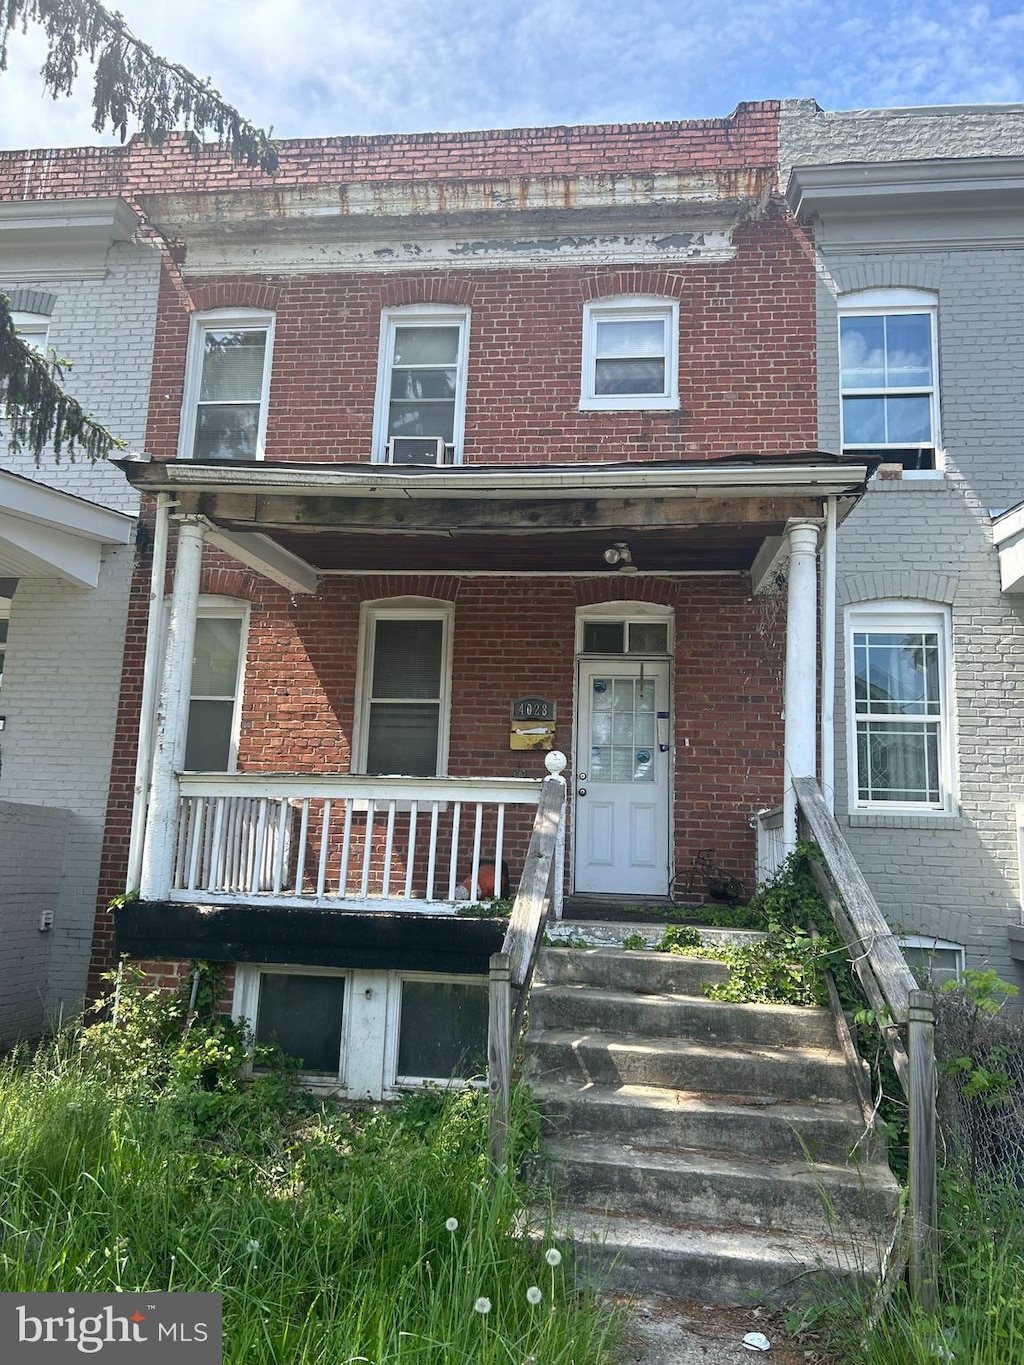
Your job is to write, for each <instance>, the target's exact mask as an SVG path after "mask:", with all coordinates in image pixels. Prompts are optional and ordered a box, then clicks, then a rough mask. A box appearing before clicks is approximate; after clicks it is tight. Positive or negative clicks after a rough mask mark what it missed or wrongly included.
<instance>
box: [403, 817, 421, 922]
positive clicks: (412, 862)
mask: <svg viewBox="0 0 1024 1365" xmlns="http://www.w3.org/2000/svg"><path fill="white" fill-rule="evenodd" d="M418 812H419V802H418V801H413V802H412V804H411V805H410V806H409V838H408V840H407V841H406V845H405V899H406V900H411V899H412V877H413V869H414V868H415V866H416V816H417V814H418Z"/></svg>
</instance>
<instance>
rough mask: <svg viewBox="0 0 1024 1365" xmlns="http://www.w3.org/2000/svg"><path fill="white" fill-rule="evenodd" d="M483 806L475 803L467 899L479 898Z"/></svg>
mask: <svg viewBox="0 0 1024 1365" xmlns="http://www.w3.org/2000/svg"><path fill="white" fill-rule="evenodd" d="M483 825H484V806H483V802H482V801H478V802H477V803H476V823H475V824H474V826H473V870H472V871H471V872H470V874H469V899H470V900H471V901H476V900H479V899H480V836H481V834H482V833H483Z"/></svg>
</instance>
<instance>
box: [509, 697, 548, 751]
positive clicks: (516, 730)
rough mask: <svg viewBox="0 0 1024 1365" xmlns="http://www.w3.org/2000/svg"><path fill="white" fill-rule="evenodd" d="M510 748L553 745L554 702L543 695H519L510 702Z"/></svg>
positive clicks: (533, 747) (544, 747) (537, 747)
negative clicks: (515, 699)
mask: <svg viewBox="0 0 1024 1365" xmlns="http://www.w3.org/2000/svg"><path fill="white" fill-rule="evenodd" d="M510 710H511V720H512V724H511V728H510V731H509V737H508V747H509V748H510V749H553V748H554V747H555V703H554V702H553V701H548V700H547V699H546V698H545V697H520V698H519V699H518V700H517V701H514V702H513V703H512V706H511V708H510Z"/></svg>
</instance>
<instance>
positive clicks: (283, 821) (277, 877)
mask: <svg viewBox="0 0 1024 1365" xmlns="http://www.w3.org/2000/svg"><path fill="white" fill-rule="evenodd" d="M278 805H279V806H280V813H279V814H278V817H277V848H276V849H275V850H274V895H275V896H279V895H280V894H281V887H282V885H283V883H284V855H285V853H286V852H287V843H288V840H287V838H286V834H287V829H288V816H289V815H290V814H291V807H290V806H289V804H288V802H287V801H279V802H278Z"/></svg>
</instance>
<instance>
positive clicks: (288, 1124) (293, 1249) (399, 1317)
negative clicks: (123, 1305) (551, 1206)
mask: <svg viewBox="0 0 1024 1365" xmlns="http://www.w3.org/2000/svg"><path fill="white" fill-rule="evenodd" d="M129 1005H130V1001H129ZM127 1013H128V1015H129V1016H130V1015H131V1008H128V1009H127ZM143 1013H145V1009H143ZM171 1015H172V1016H174V1010H172V1011H171ZM175 1018H176V1019H177V1020H179V1021H180V1018H181V1015H180V1013H179V1014H178V1015H177V1016H175ZM165 1022H166V1020H165ZM146 1027H148V1023H147V1024H146ZM131 1031H132V1027H131V1026H129V1027H128V1028H127V1029H125V1028H122V1029H121V1030H120V1032H119V1033H118V1034H117V1036H116V1038H114V1037H112V1036H110V1035H112V1033H113V1031H112V1030H110V1029H109V1026H107V1035H108V1036H107V1037H106V1038H104V1036H103V1035H102V1034H101V1035H100V1036H99V1037H98V1038H97V1036H96V1035H95V1034H94V1035H92V1037H91V1038H90V1037H89V1036H88V1035H87V1036H86V1042H87V1044H89V1045H87V1046H83V1037H82V1035H81V1034H71V1035H67V1036H65V1037H63V1038H61V1039H59V1040H58V1041H56V1042H53V1043H51V1044H49V1045H47V1046H46V1047H44V1048H43V1049H42V1050H41V1051H40V1052H39V1054H38V1055H37V1056H35V1057H34V1058H32V1059H27V1060H26V1059H24V1058H21V1059H18V1058H14V1059H9V1060H8V1061H7V1062H6V1063H5V1064H4V1065H3V1066H2V1067H0V1290H4V1291H19V1292H24V1291H43V1290H45V1291H60V1290H66V1291H71V1290H78V1291H92V1292H110V1291H113V1290H125V1291H131V1292H140V1291H146V1290H150V1291H159V1290H164V1291H167V1290H205V1291H215V1292H218V1293H220V1294H222V1295H223V1304H224V1331H225V1351H224V1359H225V1361H226V1362H234V1363H235V1365H243V1362H244V1365H263V1362H275V1363H277V1362H279V1363H280V1365H314V1362H315V1363H316V1365H320V1363H321V1362H322V1363H323V1365H327V1362H331V1365H336V1362H339V1361H347V1360H351V1359H353V1358H359V1357H362V1358H363V1359H365V1360H367V1361H372V1362H377V1363H379V1365H383V1363H384V1362H389V1363H390V1362H403V1363H404V1362H408V1363H409V1365H412V1362H415V1363H416V1365H433V1363H434V1362H436V1363H437V1365H441V1362H445V1365H449V1362H454V1361H467V1362H470V1361H471V1362H503V1363H504V1362H506V1361H514V1362H516V1365H521V1362H523V1361H525V1360H527V1359H528V1358H529V1357H531V1356H533V1357H536V1359H537V1360H538V1361H544V1362H552V1365H559V1362H564V1365H569V1362H570V1361H571V1362H574V1363H575V1365H588V1363H590V1362H592V1363H593V1365H599V1363H600V1362H602V1361H604V1360H606V1359H607V1358H608V1352H609V1350H610V1344H611V1332H612V1328H611V1327H610V1326H609V1320H608V1318H607V1316H606V1314H604V1313H603V1311H602V1310H601V1309H600V1308H599V1307H598V1306H597V1305H596V1304H595V1303H594V1302H592V1301H589V1300H587V1299H583V1298H580V1297H579V1296H578V1295H577V1293H576V1291H575V1289H574V1288H573V1285H572V1280H571V1277H570V1275H569V1274H568V1273H567V1271H568V1266H567V1265H566V1264H565V1263H559V1264H556V1265H551V1264H550V1263H549V1261H548V1260H546V1259H545V1252H546V1251H552V1252H554V1251H557V1248H556V1247H554V1244H553V1243H552V1242H551V1241H550V1239H548V1240H543V1239H541V1240H540V1241H532V1240H531V1239H529V1238H527V1237H523V1236H520V1235H517V1233H518V1231H519V1230H520V1229H521V1228H522V1227H523V1225H524V1218H525V1208H524V1191H523V1190H522V1189H521V1188H520V1187H519V1186H518V1185H517V1184H516V1183H515V1181H514V1180H511V1179H498V1180H495V1181H490V1182H489V1181H488V1175H487V1170H486V1164H485V1156H484V1153H485V1151H486V1136H487V1134H486V1126H487V1125H486V1101H485V1097H484V1096H483V1095H482V1094H480V1093H479V1092H477V1091H474V1090H466V1091H461V1092H457V1093H453V1094H450V1095H447V1096H441V1095H427V1096H416V1097H413V1098H411V1099H410V1100H409V1101H407V1102H406V1103H404V1104H400V1105H398V1106H395V1107H393V1108H391V1109H389V1110H386V1111H385V1110H378V1111H375V1112H373V1111H365V1112H356V1111H351V1110H346V1109H342V1108H338V1107H334V1106H330V1105H324V1104H320V1103H316V1102H314V1101H312V1100H310V1099H309V1098H308V1097H303V1096H299V1095H294V1094H291V1093H290V1092H289V1088H288V1086H287V1084H286V1083H285V1081H284V1080H282V1078H281V1076H280V1075H276V1074H275V1075H270V1076H267V1077H260V1078H257V1079H256V1080H254V1081H253V1082H251V1083H250V1084H248V1085H246V1086H244V1087H243V1086H241V1085H240V1084H238V1083H237V1082H236V1080H235V1079H234V1074H235V1073H234V1070H233V1069H232V1068H230V1067H228V1066H226V1065H220V1064H219V1063H217V1062H214V1063H213V1064H208V1058H209V1057H210V1056H211V1055H213V1056H215V1057H219V1056H220V1055H221V1054H222V1053H224V1052H225V1050H226V1053H227V1054H228V1055H230V1053H231V1049H232V1047H233V1045H234V1044H233V1041H232V1034H231V1030H230V1029H228V1030H226V1031H224V1030H220V1031H218V1029H217V1028H216V1027H215V1028H213V1029H212V1030H205V1029H203V1028H202V1027H200V1026H197V1027H196V1028H195V1029H193V1030H191V1031H190V1033H189V1034H188V1037H187V1039H186V1040H185V1041H184V1043H182V1041H181V1036H180V1033H178V1034H175V1033H174V1032H173V1031H172V1032H171V1034H170V1035H169V1037H168V1038H165V1040H164V1042H163V1043H162V1044H161V1045H160V1046H154V1048H153V1049H151V1050H150V1051H149V1052H148V1053H146V1050H145V1048H142V1051H141V1052H140V1053H139V1055H138V1056H137V1058H136V1061H135V1065H134V1066H133V1062H132V1057H131V1048H130V1046H129V1035H130V1033H131ZM145 1031H146V1028H145V1027H136V1028H135V1032H136V1034H144V1033H145ZM164 1031H165V1032H166V1030H164ZM135 1042H136V1044H140V1045H141V1043H142V1042H144V1039H141V1038H139V1037H136V1039H135ZM529 1127H530V1123H529V1112H528V1110H524V1103H523V1097H520V1105H519V1115H518V1119H517V1123H516V1132H517V1135H518V1140H519V1141H520V1143H521V1142H522V1140H523V1137H524V1133H527V1134H528V1131H529ZM550 1259H551V1260H557V1259H558V1258H557V1256H556V1255H554V1254H552V1255H551V1258H550ZM528 1290H529V1291H538V1290H539V1291H540V1295H541V1297H540V1301H539V1302H537V1301H536V1300H537V1293H536V1292H531V1293H530V1294H529V1296H528V1292H527V1291H528ZM485 1308H486V1309H487V1311H483V1310H484V1309H485Z"/></svg>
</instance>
